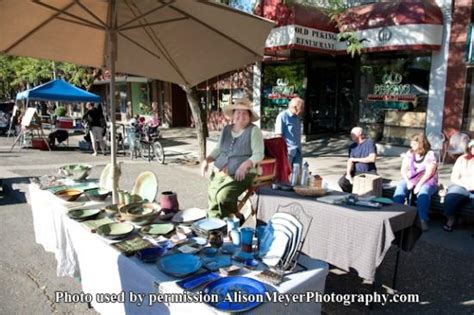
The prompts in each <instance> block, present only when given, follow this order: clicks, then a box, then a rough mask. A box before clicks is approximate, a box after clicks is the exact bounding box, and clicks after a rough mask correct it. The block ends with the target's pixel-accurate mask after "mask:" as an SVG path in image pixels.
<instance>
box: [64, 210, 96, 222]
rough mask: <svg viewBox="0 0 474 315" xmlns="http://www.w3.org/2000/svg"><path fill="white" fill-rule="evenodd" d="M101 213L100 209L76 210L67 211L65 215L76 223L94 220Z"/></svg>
mask: <svg viewBox="0 0 474 315" xmlns="http://www.w3.org/2000/svg"><path fill="white" fill-rule="evenodd" d="M101 211H102V210H101V209H78V210H71V211H69V212H68V213H67V215H68V216H69V217H70V218H71V219H74V220H76V221H84V220H88V219H93V218H95V217H96V216H97V215H98V214H99V213H100V212H101Z"/></svg>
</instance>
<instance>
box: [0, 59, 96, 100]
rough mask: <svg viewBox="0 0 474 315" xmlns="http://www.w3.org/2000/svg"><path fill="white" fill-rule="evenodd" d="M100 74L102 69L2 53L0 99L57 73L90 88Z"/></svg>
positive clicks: (13, 94) (87, 88)
mask: <svg viewBox="0 0 474 315" xmlns="http://www.w3.org/2000/svg"><path fill="white" fill-rule="evenodd" d="M55 72H56V73H55ZM100 74H101V69H95V68H91V67H83V66H78V65H74V64H70V63H65V62H56V63H53V62H52V61H48V60H39V59H34V58H27V57H15V56H7V55H3V54H0V82H1V83H0V99H11V98H13V97H14V96H15V94H16V93H18V92H20V91H22V90H25V89H27V88H28V87H29V86H32V85H33V86H34V85H39V84H41V83H44V82H46V81H49V80H51V79H53V78H54V77H55V76H56V75H57V76H59V77H62V78H64V80H66V81H69V82H71V83H72V84H74V85H77V86H81V87H83V88H85V89H86V90H89V89H90V88H91V86H92V83H94V80H95V79H97V77H98V76H100Z"/></svg>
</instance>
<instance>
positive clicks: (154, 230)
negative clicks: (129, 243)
mask: <svg viewBox="0 0 474 315" xmlns="http://www.w3.org/2000/svg"><path fill="white" fill-rule="evenodd" d="M172 231H174V225H173V224H170V223H158V224H150V225H146V226H144V227H142V228H141V229H140V233H141V234H144V235H151V236H158V235H166V234H168V233H170V232H172Z"/></svg>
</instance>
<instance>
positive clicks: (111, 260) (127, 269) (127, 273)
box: [29, 184, 328, 314]
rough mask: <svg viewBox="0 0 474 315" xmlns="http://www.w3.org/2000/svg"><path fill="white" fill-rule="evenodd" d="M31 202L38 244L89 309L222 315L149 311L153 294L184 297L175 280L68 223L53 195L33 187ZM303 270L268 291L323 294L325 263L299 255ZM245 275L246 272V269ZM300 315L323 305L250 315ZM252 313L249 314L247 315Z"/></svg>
mask: <svg viewBox="0 0 474 315" xmlns="http://www.w3.org/2000/svg"><path fill="white" fill-rule="evenodd" d="M29 190H30V203H31V205H32V212H33V223H34V229H35V237H36V241H37V242H38V243H39V244H41V245H43V246H44V248H45V249H46V250H47V251H51V252H53V253H55V256H56V259H57V261H58V275H62V276H65V275H69V276H79V275H80V278H81V285H82V289H83V292H84V293H86V294H90V295H91V296H92V297H94V298H93V300H92V302H91V304H92V306H93V307H94V308H95V310H97V311H98V312H99V313H102V314H170V313H171V314H184V313H185V312H188V313H191V312H192V313H195V314H220V312H218V311H217V310H216V309H214V308H212V307H211V306H209V305H207V304H204V303H198V302H193V303H155V304H153V305H152V306H148V304H149V299H148V298H149V297H150V295H151V296H153V294H157V293H158V292H160V293H163V294H164V293H166V294H169V293H183V292H184V290H183V289H181V288H180V287H179V286H178V285H177V284H176V281H177V279H176V278H173V277H171V276H168V275H166V274H164V273H162V272H161V271H160V270H159V269H158V267H157V265H156V264H145V263H143V262H141V261H140V260H138V259H137V258H136V257H134V256H133V257H126V256H124V255H123V254H122V253H121V252H119V251H118V250H117V249H115V248H114V247H112V246H110V243H111V242H110V241H109V240H106V239H104V238H102V237H100V236H98V235H96V234H95V233H91V232H90V231H89V230H88V229H87V228H86V227H85V226H84V225H82V224H81V223H79V222H76V221H74V220H72V219H70V218H69V217H68V216H67V215H66V212H67V204H66V203H64V202H61V200H60V199H58V198H56V197H55V196H54V195H53V194H52V193H50V192H48V191H43V190H40V189H39V188H38V187H37V186H36V185H34V184H31V185H30V187H29ZM299 263H300V265H302V266H304V267H306V268H307V270H303V271H299V272H295V273H293V274H290V275H287V276H286V279H285V281H284V282H283V283H282V284H280V285H279V286H273V285H270V284H265V286H266V289H267V290H268V291H270V292H272V291H273V292H278V293H280V294H285V293H304V292H320V293H324V288H325V281H326V276H327V274H328V265H327V263H325V262H323V261H320V260H316V259H312V258H309V257H307V256H304V255H301V256H300V258H299ZM244 270H245V269H244ZM256 274H257V271H247V270H245V271H243V272H242V273H241V275H244V276H249V277H255V276H256ZM121 292H124V293H122V294H123V296H124V297H125V300H124V302H123V303H105V302H102V303H99V301H97V299H96V297H97V296H98V295H100V294H117V295H118V296H119V295H120V294H121ZM131 292H132V293H133V294H138V293H142V294H144V297H145V301H144V303H143V305H138V303H133V302H131V301H130V299H129V297H130V294H132V293H131ZM283 312H296V313H297V314H319V313H320V312H321V304H320V303H317V302H316V301H315V300H313V301H309V303H304V302H300V303H290V304H289V305H288V306H285V304H284V303H263V304H262V305H260V306H258V307H257V308H255V309H253V310H252V311H251V312H250V313H254V314H276V313H283ZM248 313H249V312H246V314H248Z"/></svg>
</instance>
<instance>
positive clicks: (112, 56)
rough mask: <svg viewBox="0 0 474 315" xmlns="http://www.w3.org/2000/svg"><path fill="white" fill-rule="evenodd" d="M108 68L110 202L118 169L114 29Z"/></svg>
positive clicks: (114, 189) (115, 193) (115, 42)
mask: <svg viewBox="0 0 474 315" xmlns="http://www.w3.org/2000/svg"><path fill="white" fill-rule="evenodd" d="M108 33H109V34H108V35H109V58H108V59H109V70H110V89H109V90H110V123H111V127H110V128H111V130H110V131H111V134H110V138H111V139H110V160H111V161H110V162H111V163H112V202H113V203H114V204H116V203H117V202H118V195H117V186H118V180H119V178H118V170H117V152H116V148H115V146H116V145H115V133H116V130H115V61H116V59H117V58H116V57H117V55H116V53H117V50H116V49H117V34H116V33H115V31H113V30H112V31H109V32H108Z"/></svg>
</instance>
